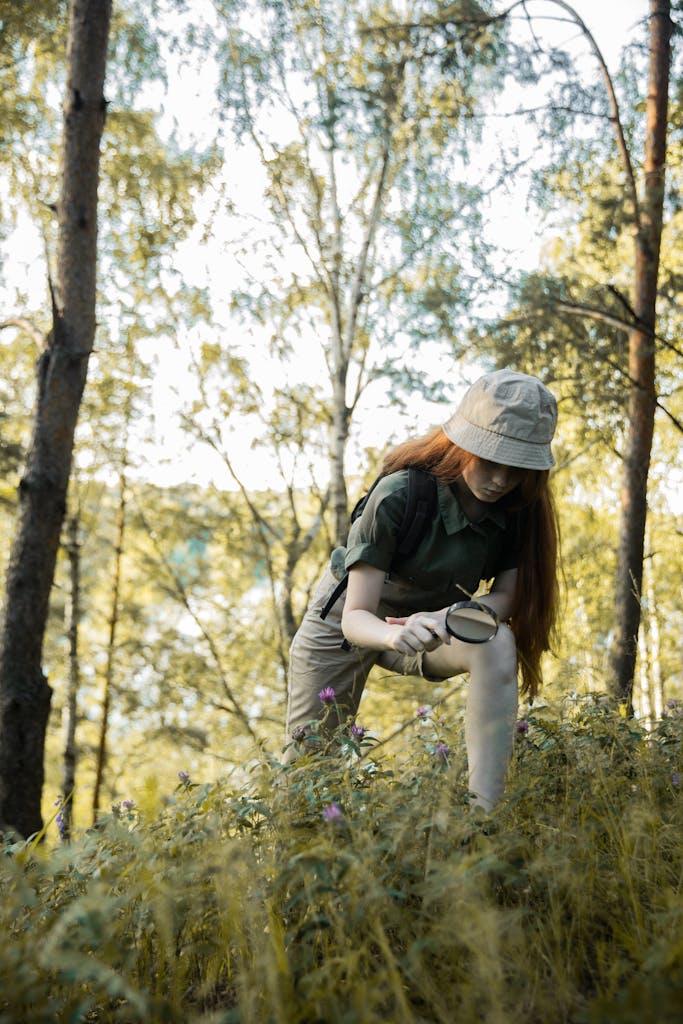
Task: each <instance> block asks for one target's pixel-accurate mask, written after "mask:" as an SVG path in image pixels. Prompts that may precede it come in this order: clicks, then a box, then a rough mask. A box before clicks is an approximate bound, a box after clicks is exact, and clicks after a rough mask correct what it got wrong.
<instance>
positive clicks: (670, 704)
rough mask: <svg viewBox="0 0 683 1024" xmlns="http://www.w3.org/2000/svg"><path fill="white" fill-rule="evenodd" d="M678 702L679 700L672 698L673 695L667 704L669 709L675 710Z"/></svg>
mask: <svg viewBox="0 0 683 1024" xmlns="http://www.w3.org/2000/svg"><path fill="white" fill-rule="evenodd" d="M677 704H678V701H675V700H673V698H671V697H670V698H669V700H668V701H667V702H666V706H667V708H668V709H669V711H673V710H674V708H675V707H676V706H677Z"/></svg>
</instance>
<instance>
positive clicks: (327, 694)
mask: <svg viewBox="0 0 683 1024" xmlns="http://www.w3.org/2000/svg"><path fill="white" fill-rule="evenodd" d="M318 696H319V697H320V699H321V701H322V702H323V704H334V702H335V700H336V698H337V695H336V693H335V692H334V687H333V686H325V687H324V688H323V689H322V690H321V691H320V693H319V694H318Z"/></svg>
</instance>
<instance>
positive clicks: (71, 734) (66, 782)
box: [60, 512, 81, 842]
mask: <svg viewBox="0 0 683 1024" xmlns="http://www.w3.org/2000/svg"><path fill="white" fill-rule="evenodd" d="M79 527H80V523H79V515H78V512H75V513H73V514H72V515H70V516H69V521H68V524H67V530H66V537H67V539H66V552H67V556H68V559H69V580H70V584H71V585H70V591H69V605H68V616H69V619H68V627H67V636H68V639H69V682H68V686H67V692H66V702H65V705H64V757H63V765H62V795H63V797H64V806H63V809H62V812H61V813H62V825H61V829H60V832H61V834H62V840H63V841H64V842H68V841H69V840H70V838H71V829H72V824H73V806H74V792H75V789H76V763H77V759H78V748H77V746H76V725H77V723H78V688H79V684H80V678H81V672H80V660H79V652H78V627H79V620H80V617H81V540H80V537H79V532H80V531H79Z"/></svg>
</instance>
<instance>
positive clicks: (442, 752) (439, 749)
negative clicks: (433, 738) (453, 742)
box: [434, 740, 451, 761]
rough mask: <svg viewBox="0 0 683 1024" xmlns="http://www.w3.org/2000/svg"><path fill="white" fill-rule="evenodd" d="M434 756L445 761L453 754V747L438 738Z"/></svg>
mask: <svg viewBox="0 0 683 1024" xmlns="http://www.w3.org/2000/svg"><path fill="white" fill-rule="evenodd" d="M434 756H435V757H440V758H442V759H443V760H444V761H447V760H448V758H449V757H450V756H451V748H450V747H449V746H448V744H447V743H442V741H441V740H437V742H436V743H435V744H434Z"/></svg>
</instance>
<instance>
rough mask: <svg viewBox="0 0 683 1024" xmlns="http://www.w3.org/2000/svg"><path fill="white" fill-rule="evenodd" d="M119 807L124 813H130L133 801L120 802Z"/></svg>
mask: <svg viewBox="0 0 683 1024" xmlns="http://www.w3.org/2000/svg"><path fill="white" fill-rule="evenodd" d="M121 806H122V807H123V809H124V811H132V810H133V808H134V807H135V800H122V801H121Z"/></svg>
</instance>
